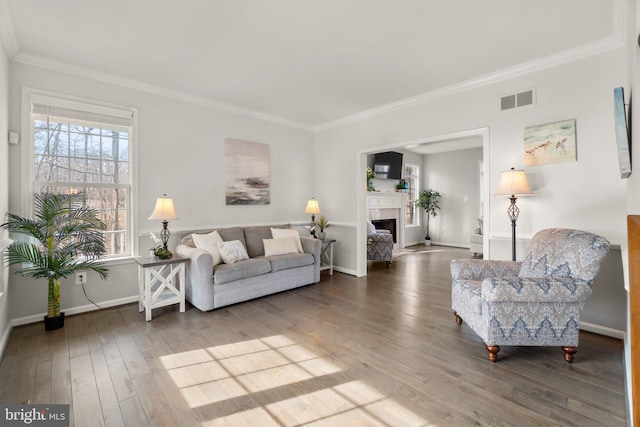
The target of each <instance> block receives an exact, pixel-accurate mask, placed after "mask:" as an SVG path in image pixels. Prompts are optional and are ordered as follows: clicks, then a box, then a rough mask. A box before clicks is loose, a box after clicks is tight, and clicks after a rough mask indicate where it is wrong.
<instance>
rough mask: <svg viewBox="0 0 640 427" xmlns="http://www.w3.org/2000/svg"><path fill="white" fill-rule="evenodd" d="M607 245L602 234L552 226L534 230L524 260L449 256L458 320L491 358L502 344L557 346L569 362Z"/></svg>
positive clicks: (495, 355)
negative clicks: (474, 334)
mask: <svg viewBox="0 0 640 427" xmlns="http://www.w3.org/2000/svg"><path fill="white" fill-rule="evenodd" d="M608 250H609V242H608V241H607V240H605V239H604V238H602V237H600V236H597V235H595V234H591V233H588V232H585V231H578V230H568V229H557V228H556V229H547V230H542V231H539V232H538V233H536V235H535V236H533V238H532V239H531V242H530V244H529V251H528V253H527V254H526V256H525V258H524V260H523V261H522V262H517V261H492V260H478V259H459V260H453V261H452V262H451V277H452V279H453V282H452V290H451V300H452V308H453V310H454V315H455V318H456V322H457V323H458V325H462V321H463V320H464V321H465V322H466V324H467V325H469V327H470V328H471V329H472V330H473V331H474V332H475V333H476V334H478V335H479V336H480V338H482V340H483V341H484V343H485V347H486V349H487V351H488V356H489V360H490V361H492V362H495V361H496V360H497V354H498V351H499V350H500V346H501V345H506V346H560V347H561V348H562V351H563V352H564V359H565V360H566V361H567V362H569V363H571V362H572V361H573V355H574V353H575V352H576V351H577V350H576V348H577V347H578V332H579V329H580V316H581V314H582V309H583V308H584V305H585V303H586V301H587V299H588V298H589V296H590V295H591V286H592V285H593V281H594V280H595V278H596V275H597V274H598V271H599V269H600V264H601V262H602V260H603V258H604V257H605V255H606V254H607V252H608Z"/></svg>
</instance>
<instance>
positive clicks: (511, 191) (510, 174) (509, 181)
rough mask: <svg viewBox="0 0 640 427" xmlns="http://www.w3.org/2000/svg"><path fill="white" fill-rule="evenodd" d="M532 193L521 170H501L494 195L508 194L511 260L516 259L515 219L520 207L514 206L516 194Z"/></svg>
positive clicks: (526, 194) (525, 194)
mask: <svg viewBox="0 0 640 427" xmlns="http://www.w3.org/2000/svg"><path fill="white" fill-rule="evenodd" d="M531 194H533V192H532V191H531V188H529V184H528V183H527V177H526V176H525V174H524V171H522V170H515V169H514V168H511V170H508V171H505V172H502V175H501V176H500V185H499V186H498V191H496V196H509V200H510V201H511V204H510V205H509V208H508V209H507V214H508V215H509V219H510V220H511V260H512V261H515V260H516V221H517V220H518V214H520V209H518V206H516V199H517V198H518V197H517V196H528V195H531Z"/></svg>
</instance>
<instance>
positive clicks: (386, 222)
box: [371, 218, 397, 243]
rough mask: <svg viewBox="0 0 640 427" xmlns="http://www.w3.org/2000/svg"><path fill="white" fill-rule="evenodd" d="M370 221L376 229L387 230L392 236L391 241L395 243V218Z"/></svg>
mask: <svg viewBox="0 0 640 427" xmlns="http://www.w3.org/2000/svg"><path fill="white" fill-rule="evenodd" d="M371 223H372V224H373V225H374V226H375V227H376V228H378V229H382V230H389V231H390V232H391V235H392V236H393V243H397V237H396V219H395V218H387V219H374V220H372V221H371Z"/></svg>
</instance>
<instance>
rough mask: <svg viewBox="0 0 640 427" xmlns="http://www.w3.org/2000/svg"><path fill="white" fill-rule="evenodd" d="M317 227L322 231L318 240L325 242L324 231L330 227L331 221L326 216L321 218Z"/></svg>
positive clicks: (317, 222)
mask: <svg viewBox="0 0 640 427" xmlns="http://www.w3.org/2000/svg"><path fill="white" fill-rule="evenodd" d="M316 226H318V228H319V229H320V233H318V238H319V239H320V240H324V229H325V228H328V227H329V221H327V219H326V218H325V217H324V216H321V217H320V218H318V220H317V221H316Z"/></svg>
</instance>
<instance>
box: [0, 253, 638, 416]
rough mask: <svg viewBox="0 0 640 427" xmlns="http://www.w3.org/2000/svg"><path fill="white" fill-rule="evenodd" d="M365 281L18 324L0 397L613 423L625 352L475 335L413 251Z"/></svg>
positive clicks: (446, 285) (77, 412)
mask: <svg viewBox="0 0 640 427" xmlns="http://www.w3.org/2000/svg"><path fill="white" fill-rule="evenodd" d="M413 249H416V251H415V252H407V253H404V254H403V255H401V256H398V257H395V258H394V260H393V264H392V265H391V267H390V268H387V267H386V265H385V263H384V262H379V263H373V264H371V265H370V273H369V276H368V277H366V278H356V277H352V276H348V275H344V274H340V273H335V274H334V275H333V276H329V275H328V274H326V273H327V272H323V274H322V281H321V282H320V283H319V284H315V285H311V286H306V287H303V288H299V289H296V290H293V291H288V292H283V293H280V294H277V295H272V296H269V297H265V298H260V299H257V300H254V301H250V302H246V303H242V304H237V305H235V306H231V307H226V308H222V309H218V310H215V311H213V312H208V313H202V312H200V311H199V310H197V309H194V308H193V307H191V306H189V305H188V306H187V312H186V313H184V314H181V313H179V312H178V306H172V307H166V308H161V309H156V310H154V313H153V320H152V321H151V322H145V320H144V313H138V310H137V304H130V305H126V306H121V307H117V308H113V309H107V310H103V311H97V312H91V313H85V314H81V315H76V316H69V317H68V318H67V319H66V322H65V323H66V324H65V327H64V329H61V330H58V331H54V332H48V333H45V332H44V330H43V329H44V328H43V325H42V324H41V323H39V324H34V325H27V326H22V327H17V328H15V329H14V331H13V333H12V336H11V339H10V341H9V344H8V347H7V350H6V353H5V356H4V358H3V360H2V362H1V363H0V402H4V403H23V402H27V401H31V402H32V403H70V404H71V411H70V413H71V421H72V425H75V426H83V427H84V426H93V425H108V426H122V425H126V426H147V425H150V426H165V425H166V426H201V425H202V426H217V425H227V426H245V425H246V426H248V425H251V426H269V425H274V426H295V425H326V426H353V425H362V426H368V425H372V426H378V425H386V426H433V425H437V426H468V425H492V426H493V425H504V426H507V425H508V426H515V425H517V426H529V425H531V426H533V425H538V426H540V425H544V426H547V425H562V426H568V425H576V426H592V425H604V426H624V425H626V409H625V403H626V400H625V386H624V373H623V359H622V353H623V345H622V342H621V341H619V340H615V339H612V338H608V337H604V336H599V335H596V334H591V333H587V332H582V333H581V334H580V346H579V348H578V353H577V354H576V359H575V362H574V363H573V364H572V365H569V364H567V363H565V362H564V361H563V358H562V351H561V350H560V349H559V348H544V347H542V348H541V347H503V348H502V349H501V351H500V358H499V361H498V362H497V363H495V364H492V363H490V362H489V361H488V360H487V356H486V350H485V349H484V345H483V343H482V341H481V340H480V339H479V338H478V337H477V335H475V334H474V333H473V332H472V331H471V330H470V329H469V328H468V327H466V326H465V325H464V324H463V325H462V326H461V327H460V326H458V325H456V322H455V319H454V316H453V314H452V311H451V308H450V306H451V301H450V299H451V297H450V289H451V277H450V274H449V261H450V260H451V259H453V258H468V257H470V254H469V252H468V250H463V249H451V248H443V247H437V246H433V247H431V248H426V247H423V246H416V247H414V248H413Z"/></svg>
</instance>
